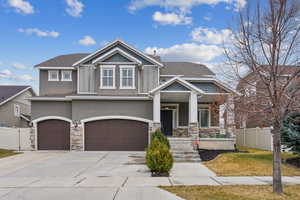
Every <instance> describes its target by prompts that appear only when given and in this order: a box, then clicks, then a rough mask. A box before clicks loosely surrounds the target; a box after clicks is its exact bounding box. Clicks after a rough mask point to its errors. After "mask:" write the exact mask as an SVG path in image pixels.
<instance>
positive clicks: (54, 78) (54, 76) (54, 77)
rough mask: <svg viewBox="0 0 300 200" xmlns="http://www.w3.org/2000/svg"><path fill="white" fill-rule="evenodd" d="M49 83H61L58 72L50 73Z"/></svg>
mask: <svg viewBox="0 0 300 200" xmlns="http://www.w3.org/2000/svg"><path fill="white" fill-rule="evenodd" d="M48 81H59V79H58V71H57V70H51V71H48Z"/></svg>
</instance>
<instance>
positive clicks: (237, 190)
mask: <svg viewBox="0 0 300 200" xmlns="http://www.w3.org/2000/svg"><path fill="white" fill-rule="evenodd" d="M161 188H162V189H164V190H167V191H169V192H171V193H174V194H176V195H177V196H180V197H182V198H184V199H186V200H299V199H300V185H285V186H284V194H282V195H277V194H274V193H273V192H272V186H270V185H230V186H176V187H161Z"/></svg>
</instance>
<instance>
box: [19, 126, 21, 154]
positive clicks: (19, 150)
mask: <svg viewBox="0 0 300 200" xmlns="http://www.w3.org/2000/svg"><path fill="white" fill-rule="evenodd" d="M18 136H19V151H21V129H20V128H18Z"/></svg>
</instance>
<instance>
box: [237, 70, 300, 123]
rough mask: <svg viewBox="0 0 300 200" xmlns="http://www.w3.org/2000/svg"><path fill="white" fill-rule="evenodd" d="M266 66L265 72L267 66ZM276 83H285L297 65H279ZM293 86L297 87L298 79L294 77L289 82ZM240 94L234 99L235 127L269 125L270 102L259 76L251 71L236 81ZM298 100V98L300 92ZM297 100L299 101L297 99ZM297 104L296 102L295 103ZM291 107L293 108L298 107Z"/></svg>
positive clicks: (299, 81) (299, 82)
mask: <svg viewBox="0 0 300 200" xmlns="http://www.w3.org/2000/svg"><path fill="white" fill-rule="evenodd" d="M262 67H265V68H266V73H269V72H267V69H268V67H267V66H262ZM278 70H279V72H278V74H280V75H278V76H279V78H278V83H279V84H281V85H282V86H283V85H285V84H286V83H287V80H288V79H289V78H290V77H291V76H292V75H293V74H294V73H295V72H296V70H299V67H297V66H280V67H279V68H278ZM290 84H291V86H293V87H299V86H300V85H299V84H300V80H299V78H298V79H295V81H294V82H293V83H290ZM236 90H237V91H238V92H239V93H240V94H241V96H240V97H239V98H238V99H236V100H235V103H234V104H235V110H234V113H235V125H236V127H237V128H255V127H270V126H271V123H272V122H271V120H270V109H268V108H270V107H271V102H270V101H269V99H268V97H267V95H265V94H267V90H266V88H265V86H264V84H263V83H262V82H260V78H259V77H257V75H256V74H255V73H253V72H250V73H248V74H246V75H245V76H244V77H243V78H242V79H241V80H240V81H239V83H238V85H237V89H236ZM298 96H299V100H300V94H299V95H298ZM298 102H299V101H298ZM297 104H298V103H297ZM297 106H298V108H296V107H293V106H292V107H293V108H294V109H295V110H298V109H299V104H298V105H297Z"/></svg>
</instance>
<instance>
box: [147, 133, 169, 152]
mask: <svg viewBox="0 0 300 200" xmlns="http://www.w3.org/2000/svg"><path fill="white" fill-rule="evenodd" d="M155 138H156V139H158V140H159V141H160V142H161V143H163V144H165V145H167V147H168V148H170V143H169V140H168V138H167V137H166V136H165V135H164V134H163V133H162V132H161V131H160V130H159V129H157V130H156V131H155V132H154V133H152V134H151V141H153V140H154V139H155Z"/></svg>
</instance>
